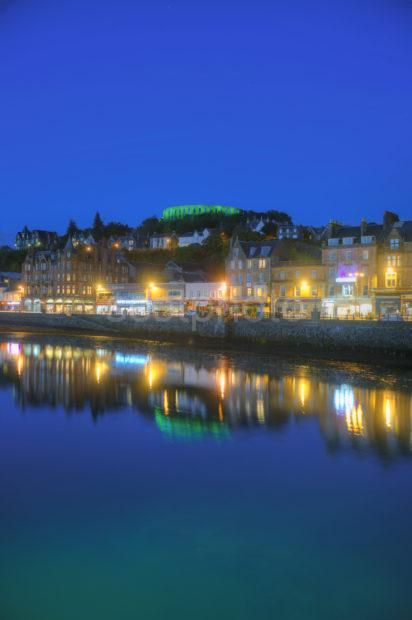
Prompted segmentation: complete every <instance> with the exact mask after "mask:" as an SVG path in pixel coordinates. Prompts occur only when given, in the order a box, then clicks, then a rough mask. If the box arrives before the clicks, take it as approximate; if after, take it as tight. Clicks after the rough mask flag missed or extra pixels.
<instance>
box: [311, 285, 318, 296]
mask: <svg viewBox="0 0 412 620" xmlns="http://www.w3.org/2000/svg"><path fill="white" fill-rule="evenodd" d="M317 296H318V287H317V286H312V297H317Z"/></svg>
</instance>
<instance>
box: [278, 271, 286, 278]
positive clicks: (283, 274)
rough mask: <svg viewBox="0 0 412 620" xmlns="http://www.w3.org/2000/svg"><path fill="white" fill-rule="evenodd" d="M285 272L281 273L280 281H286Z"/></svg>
mask: <svg viewBox="0 0 412 620" xmlns="http://www.w3.org/2000/svg"><path fill="white" fill-rule="evenodd" d="M285 275H286V274H285V272H284V271H280V272H279V280H284V279H285Z"/></svg>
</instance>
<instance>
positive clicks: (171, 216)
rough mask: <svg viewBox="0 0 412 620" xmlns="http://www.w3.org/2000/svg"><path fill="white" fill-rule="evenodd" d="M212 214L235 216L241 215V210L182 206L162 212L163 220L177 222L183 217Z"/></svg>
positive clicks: (213, 206) (235, 208)
mask: <svg viewBox="0 0 412 620" xmlns="http://www.w3.org/2000/svg"><path fill="white" fill-rule="evenodd" d="M205 213H207V214H213V215H215V214H216V215H219V214H220V215H224V216H227V215H236V214H237V213H241V209H238V208H237V207H226V206H222V205H182V206H178V207H168V208H167V209H164V210H163V216H162V217H163V219H164V220H178V219H180V218H183V217H193V216H197V215H204V214H205Z"/></svg>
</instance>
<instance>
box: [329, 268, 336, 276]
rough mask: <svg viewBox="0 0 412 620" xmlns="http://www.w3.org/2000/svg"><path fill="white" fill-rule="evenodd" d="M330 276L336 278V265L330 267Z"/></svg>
mask: <svg viewBox="0 0 412 620" xmlns="http://www.w3.org/2000/svg"><path fill="white" fill-rule="evenodd" d="M329 278H336V267H329Z"/></svg>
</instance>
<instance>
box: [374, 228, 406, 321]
mask: <svg viewBox="0 0 412 620" xmlns="http://www.w3.org/2000/svg"><path fill="white" fill-rule="evenodd" d="M374 295H375V311H376V316H377V317H383V316H385V315H388V316H395V315H401V316H403V317H404V318H408V319H412V220H408V221H395V222H393V223H392V225H391V226H390V227H389V228H388V229H387V230H386V232H385V234H384V236H383V239H382V242H381V244H380V248H379V253H378V264H377V284H376V288H375V290H374Z"/></svg>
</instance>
